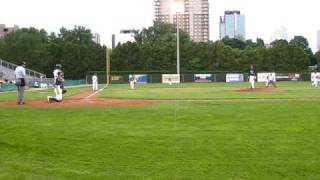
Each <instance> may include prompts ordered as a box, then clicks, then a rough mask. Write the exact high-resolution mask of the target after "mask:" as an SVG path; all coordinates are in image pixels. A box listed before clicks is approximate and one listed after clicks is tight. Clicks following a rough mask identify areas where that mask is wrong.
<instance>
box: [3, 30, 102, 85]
mask: <svg viewBox="0 0 320 180" xmlns="http://www.w3.org/2000/svg"><path fill="white" fill-rule="evenodd" d="M92 36H93V35H92V33H91V31H90V30H89V29H87V28H85V27H80V26H75V27H74V28H73V29H71V30H68V29H66V28H61V29H60V31H59V33H57V34H56V33H51V34H48V33H47V32H46V31H45V30H43V29H41V30H38V29H36V28H22V29H19V30H17V31H14V32H11V33H9V34H8V35H6V36H5V37H4V38H2V39H0V58H1V59H3V60H7V61H9V62H12V63H15V64H19V63H20V62H21V61H26V62H27V67H28V68H29V69H32V70H36V71H38V72H41V73H45V74H46V75H47V77H52V76H53V74H52V72H53V69H54V67H55V65H56V64H62V67H63V70H64V71H65V76H66V78H69V79H80V78H84V77H85V75H86V73H87V71H102V70H104V68H103V67H105V48H106V47H104V46H101V45H100V44H97V43H95V42H93V40H92Z"/></svg>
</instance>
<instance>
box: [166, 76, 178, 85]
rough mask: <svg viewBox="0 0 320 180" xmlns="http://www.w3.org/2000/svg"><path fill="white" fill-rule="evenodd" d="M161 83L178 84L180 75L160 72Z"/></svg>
mask: <svg viewBox="0 0 320 180" xmlns="http://www.w3.org/2000/svg"><path fill="white" fill-rule="evenodd" d="M162 83H165V84H173V83H175V84H179V83H180V75H179V74H162Z"/></svg>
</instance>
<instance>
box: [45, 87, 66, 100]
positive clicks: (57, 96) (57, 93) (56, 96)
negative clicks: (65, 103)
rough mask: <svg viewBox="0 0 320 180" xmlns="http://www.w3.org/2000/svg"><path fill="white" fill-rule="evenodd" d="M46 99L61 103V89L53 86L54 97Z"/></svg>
mask: <svg viewBox="0 0 320 180" xmlns="http://www.w3.org/2000/svg"><path fill="white" fill-rule="evenodd" d="M48 99H51V100H55V101H58V102H60V101H62V99H63V95H62V89H61V86H60V85H55V86H54V96H48Z"/></svg>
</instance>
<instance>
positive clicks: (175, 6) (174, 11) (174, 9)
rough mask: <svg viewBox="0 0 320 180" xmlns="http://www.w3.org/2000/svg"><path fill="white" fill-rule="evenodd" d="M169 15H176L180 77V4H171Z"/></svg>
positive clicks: (178, 72) (182, 9) (178, 71)
mask: <svg viewBox="0 0 320 180" xmlns="http://www.w3.org/2000/svg"><path fill="white" fill-rule="evenodd" d="M170 8H171V13H172V14H175V15H176V26H177V74H178V75H180V39H179V14H180V13H182V12H183V11H184V6H183V3H182V2H177V1H176V2H173V3H172V4H171V6H170Z"/></svg>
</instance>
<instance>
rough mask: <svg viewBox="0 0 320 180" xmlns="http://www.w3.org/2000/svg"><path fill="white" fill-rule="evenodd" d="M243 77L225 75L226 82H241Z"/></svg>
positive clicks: (240, 75) (239, 75)
mask: <svg viewBox="0 0 320 180" xmlns="http://www.w3.org/2000/svg"><path fill="white" fill-rule="evenodd" d="M243 81H244V76H243V74H238V73H233V74H227V75H226V82H243Z"/></svg>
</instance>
